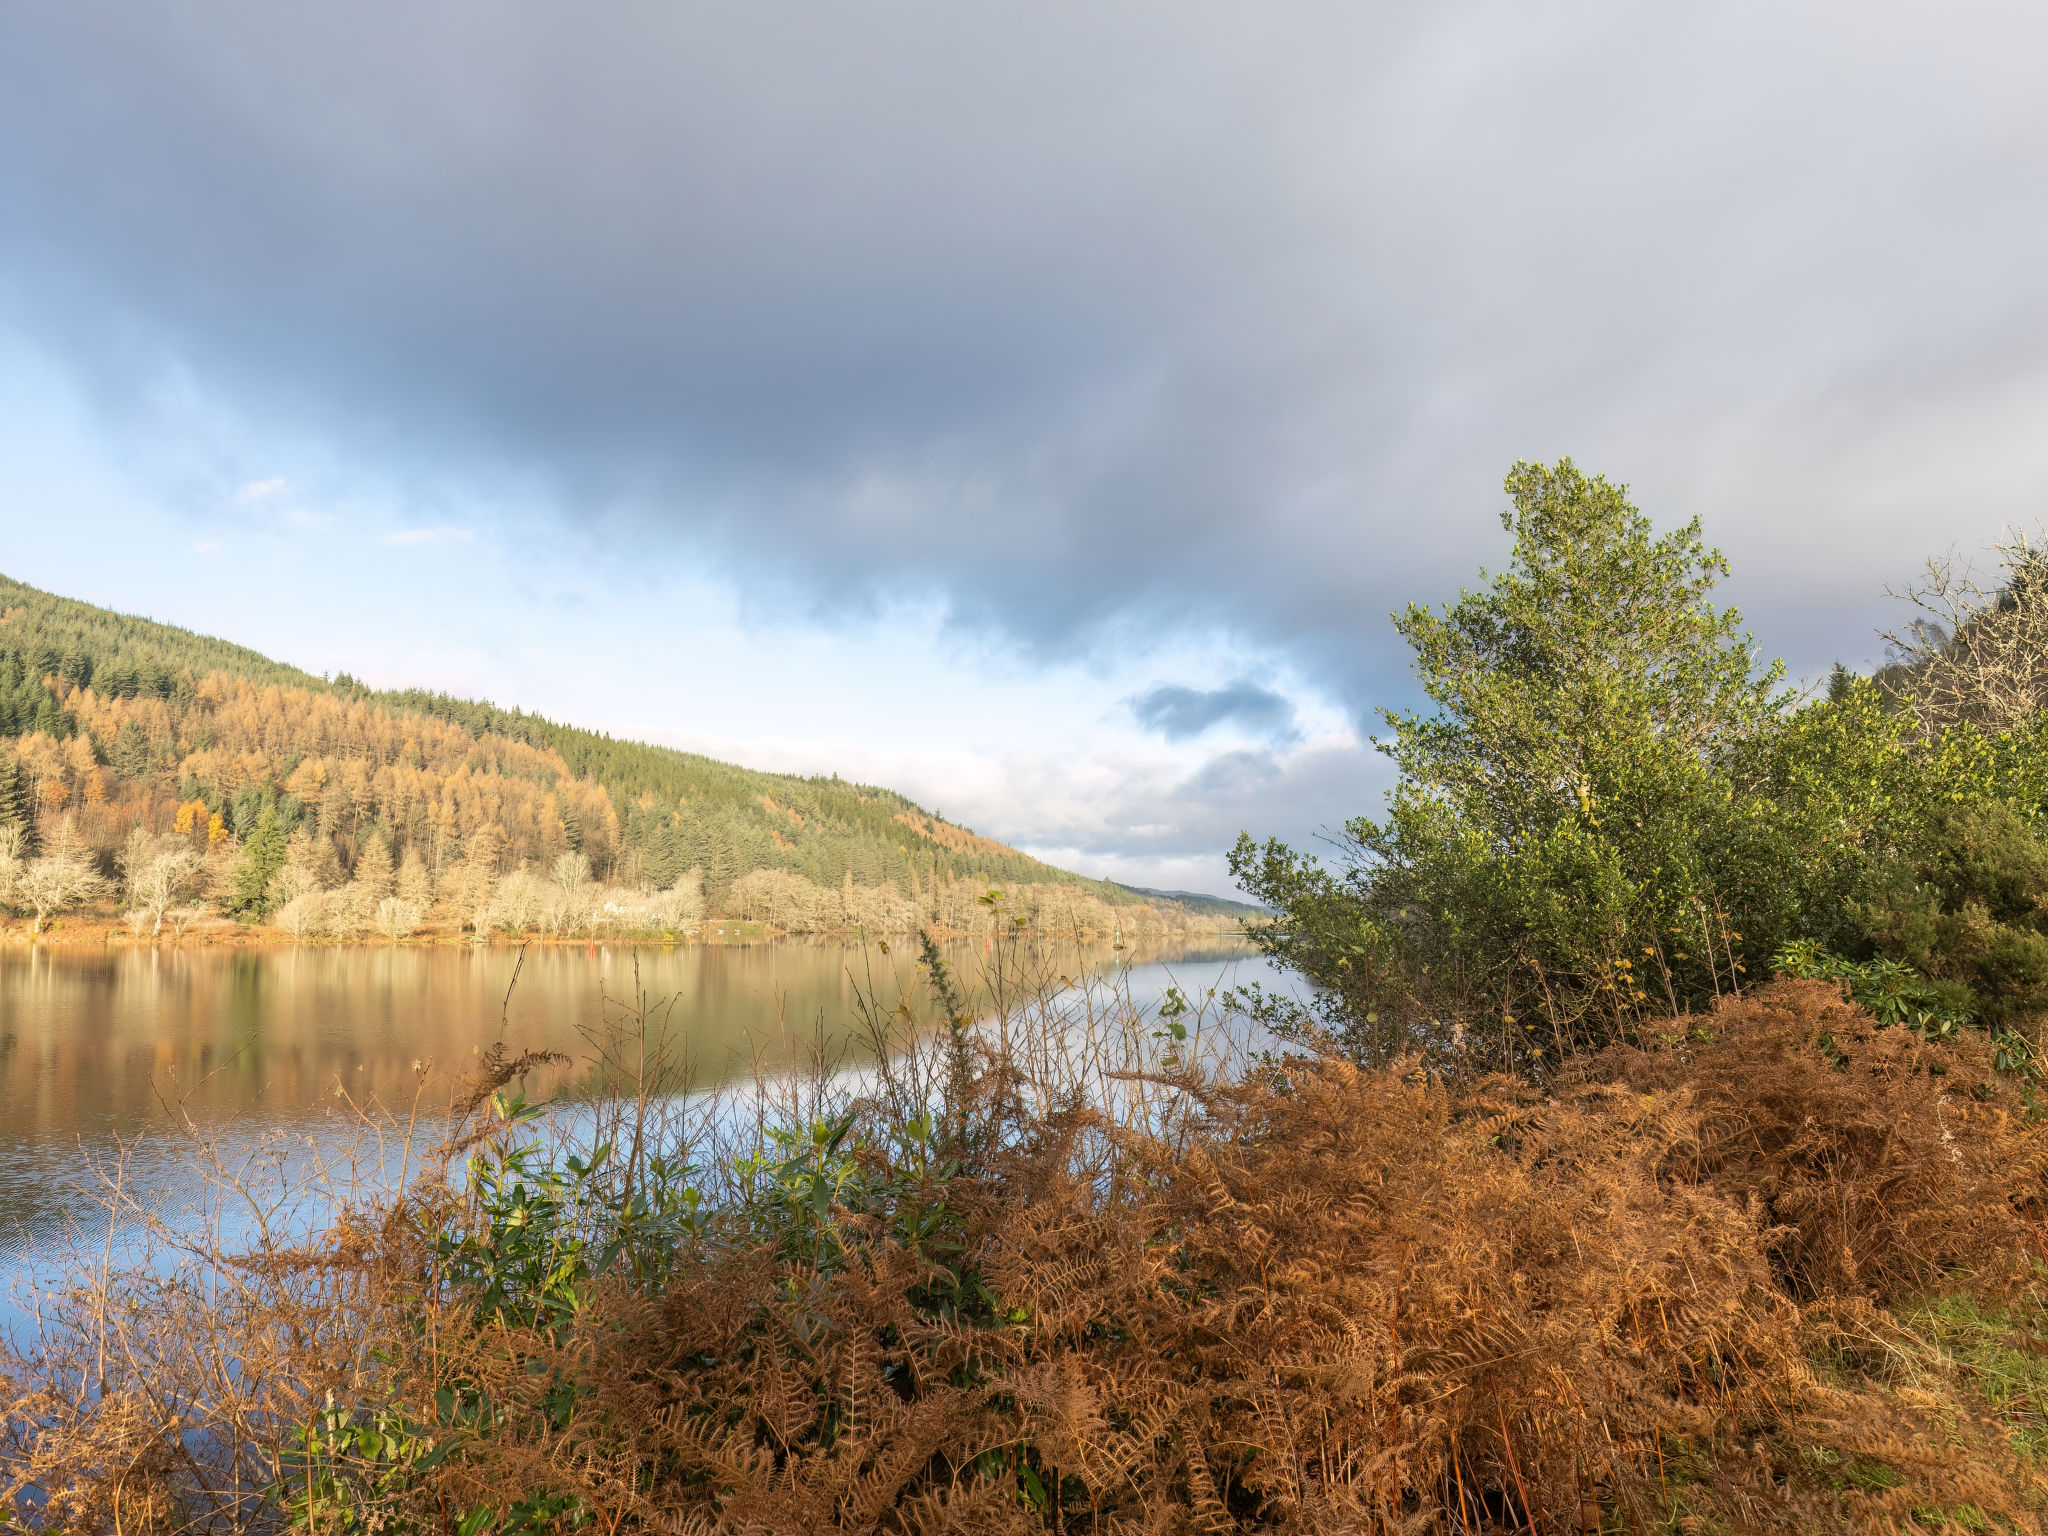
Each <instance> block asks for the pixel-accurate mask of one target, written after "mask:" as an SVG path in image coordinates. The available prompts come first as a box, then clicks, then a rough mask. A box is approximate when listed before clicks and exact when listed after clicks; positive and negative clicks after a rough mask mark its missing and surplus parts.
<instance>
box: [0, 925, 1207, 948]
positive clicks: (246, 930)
mask: <svg viewBox="0 0 2048 1536" xmlns="http://www.w3.org/2000/svg"><path fill="white" fill-rule="evenodd" d="M930 931H931V933H932V936H933V937H934V938H937V939H943V940H953V939H972V938H975V937H985V936H986V934H985V933H984V932H983V931H982V930H977V929H955V928H948V927H946V926H944V925H940V924H935V925H933V927H932V928H931V930H930ZM1031 936H1032V937H1037V938H1057V939H1060V940H1062V941H1064V942H1072V943H1081V944H1119V945H1120V946H1131V945H1137V944H1149V943H1152V942H1156V941H1157V940H1159V939H1161V938H1164V937H1167V936H1166V935H1156V934H1154V935H1147V934H1132V935H1126V936H1124V937H1123V938H1122V939H1121V940H1119V939H1118V937H1117V935H1115V934H1114V933H1097V932H1096V931H1094V930H1093V929H1087V930H1083V931H1081V932H1077V933H1062V934H1044V933H1038V934H1033V935H1031ZM1172 937H1175V938H1180V939H1205V940H1222V939H1235V940H1240V941H1241V940H1245V939H1247V938H1248V935H1247V934H1246V932H1245V930H1244V929H1243V928H1242V927H1237V928H1225V927H1219V928H1216V929H1213V930H1212V929H1195V930H1192V931H1190V930H1182V931H1180V932H1178V933H1176V934H1174V935H1172ZM780 939H824V940H836V941H838V942H840V943H861V942H866V941H868V940H870V939H872V940H876V941H880V942H885V943H905V942H909V943H914V942H915V939H916V930H910V931H907V932H895V933H877V934H867V933H864V932H862V930H860V929H859V928H853V927H849V928H835V929H819V930H809V931H792V930H790V929H786V928H777V927H775V926H774V925H773V924H771V923H766V922H760V921H755V920H751V919H740V918H706V919H704V920H703V921H701V922H699V923H697V924H695V925H694V926H692V927H690V928H688V929H683V930H678V931H675V932H668V931H658V932H652V933H615V934H587V933H586V934H560V933H524V934H510V933H492V934H487V935H484V936H483V937H481V938H479V937H478V936H477V935H475V934H473V933H470V932H468V931H466V930H464V929H459V928H455V929H451V928H438V929H421V930H419V931H418V932H415V933H411V934H408V935H407V936H406V937H404V938H402V939H390V938H386V937H384V936H382V935H380V934H354V935H350V936H348V937H339V936H336V935H332V934H318V935H307V936H306V937H303V938H294V937H293V936H292V935H291V934H289V933H287V932H286V931H285V930H283V929H282V928H271V927H267V926H263V925H260V924H259V925H248V924H242V923H232V922H222V921H218V920H213V921H209V922H207V923H204V924H197V923H195V924H188V925H187V926H186V927H185V928H184V929H183V931H182V932H179V933H176V934H173V933H172V932H171V931H170V930H169V929H168V928H166V929H165V931H164V932H163V933H161V934H155V935H141V934H136V933H133V932H131V931H130V929H129V927H128V925H127V924H126V923H124V922H122V921H121V920H120V919H118V918H101V917H91V918H79V917H64V918H57V919H53V920H51V921H50V922H49V923H47V924H45V925H44V928H43V931H42V932H41V933H34V934H32V933H30V932H29V925H28V923H27V921H26V920H24V919H19V918H10V919H5V920H0V948H9V949H13V948H21V949H44V948H48V949H91V948H100V949H133V950H154V949H448V948H464V949H497V948H504V949H511V948H522V947H525V946H529V945H538V946H541V947H543V948H550V949H583V948H588V947H591V946H594V945H599V944H625V945H635V946H643V945H644V946H652V947H658V948H663V949H676V948H682V947H685V946H690V945H731V944H757V943H766V942H770V941H773V940H780Z"/></svg>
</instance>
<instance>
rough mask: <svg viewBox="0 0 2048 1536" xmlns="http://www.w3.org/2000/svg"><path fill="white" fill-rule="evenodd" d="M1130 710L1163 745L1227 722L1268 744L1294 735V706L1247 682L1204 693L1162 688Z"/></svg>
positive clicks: (1136, 701) (1143, 695) (1138, 699)
mask: <svg viewBox="0 0 2048 1536" xmlns="http://www.w3.org/2000/svg"><path fill="white" fill-rule="evenodd" d="M1130 706H1131V713H1132V714H1133V715H1135V716H1136V717H1137V720H1138V723H1139V724H1140V725H1142V726H1144V727H1145V728H1146V729H1147V730H1152V731H1157V732H1158V733H1159V734H1160V735H1161V736H1164V737H1165V738H1166V739H1167V740H1168V741H1188V740H1191V739H1193V738H1194V737H1196V736H1199V735H1201V734H1202V733H1203V732H1204V731H1207V730H1212V729H1214V728H1215V727H1216V726H1219V725H1223V724H1226V723H1228V724H1234V725H1237V726H1240V727H1242V728H1243V729H1245V730H1246V731H1249V732H1251V733H1252V734H1254V735H1259V736H1264V737H1266V738H1267V739H1269V740H1276V741H1277V740H1286V739H1290V738H1291V737H1292V736H1293V734H1294V706H1293V705H1292V704H1291V703H1289V702H1288V701H1287V699H1286V698H1285V697H1283V696H1282V695H1280V694H1277V693H1275V692H1273V691H1272V690H1271V689H1270V688H1261V687H1260V686H1259V685H1258V684H1257V683H1254V682H1252V681H1251V680H1250V679H1249V678H1242V677H1241V678H1239V679H1238V680H1237V681H1236V682H1234V683H1226V684H1225V685H1224V686H1223V687H1221V688H1207V689H1203V688H1187V687H1182V686H1180V685H1179V684H1172V683H1167V684H1161V685H1160V686H1159V687H1157V688H1153V689H1151V690H1149V691H1148V692H1145V693H1141V694H1139V695H1138V696H1137V697H1136V698H1133V699H1132V700H1130Z"/></svg>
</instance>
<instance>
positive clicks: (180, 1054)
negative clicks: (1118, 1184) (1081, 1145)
mask: <svg viewBox="0 0 2048 1536" xmlns="http://www.w3.org/2000/svg"><path fill="white" fill-rule="evenodd" d="M949 958H950V959H951V961H952V962H953V964H954V966H955V967H956V970H957V973H958V974H959V975H960V977H961V978H962V979H963V981H967V982H972V981H973V980H974V979H975V978H976V977H977V976H978V975H979V974H980V973H981V968H982V964H983V959H984V956H983V948H982V946H980V945H958V946H954V947H952V949H951V950H950V951H949ZM1034 958H1035V961H1036V963H1037V964H1039V965H1041V966H1042V967H1043V968H1044V969H1045V970H1046V971H1047V972H1049V973H1051V974H1057V973H1058V972H1059V971H1061V970H1065V971H1067V972H1068V973H1069V974H1073V975H1079V974H1081V973H1082V972H1083V971H1089V970H1093V971H1100V970H1102V969H1104V968H1106V967H1127V968H1128V970H1129V974H1128V977H1127V980H1128V982H1129V984H1130V986H1131V989H1132V992H1133V994H1134V996H1135V997H1136V998H1137V1000H1139V1001H1140V1002H1141V1003H1145V1004H1148V1005H1149V1004H1150V1003H1153V1002H1155V1001H1156V1000H1157V997H1158V996H1159V994H1160V992H1161V991H1162V990H1163V988H1164V987H1165V986H1166V985H1167V984H1168V983H1169V980H1170V979H1171V980H1174V981H1177V982H1178V983H1179V984H1180V985H1182V986H1183V987H1188V988H1206V987H1208V986H1212V985H1216V984H1218V982H1220V981H1223V980H1224V979H1225V978H1226V974H1227V973H1228V974H1236V975H1239V976H1240V977H1241V979H1252V978H1253V975H1254V973H1255V972H1256V974H1257V975H1259V976H1263V975H1264V967H1263V966H1259V965H1258V964H1257V962H1255V961H1247V960H1246V950H1245V949H1244V947H1243V946H1242V945H1239V944H1235V943H1232V942H1228V941H1225V942H1221V943H1219V942H1216V941H1209V942H1206V943H1204V944H1200V945H1190V944H1185V943H1182V944H1178V945H1175V946H1172V947H1169V948H1164V949H1159V948H1154V949H1144V948H1140V947H1138V946H1133V947H1132V948H1131V949H1130V950H1128V951H1124V952H1117V951H1114V950H1112V949H1111V948H1110V947H1109V946H1107V945H1100V946H1081V947H1077V946H1072V945H1068V946H1063V947H1062V948H1061V949H1059V950H1057V951H1052V950H1045V951H1040V952H1038V953H1037V954H1036V955H1035V957H1034ZM636 962H637V964H638V967H639V970H638V977H637V984H638V985H639V987H640V988H642V989H643V990H644V991H645V992H646V993H647V994H649V995H650V996H652V997H654V998H658V999H664V1000H666V999H671V998H672V999H673V1000H674V1006H673V1014H672V1015H671V1017H672V1020H673V1024H674V1027H675V1029H676V1031H677V1034H678V1036H679V1037H680V1038H681V1039H682V1040H683V1041H684V1042H685V1047H686V1049H687V1051H688V1054H689V1058H690V1061H691V1063H692V1066H693V1069H694V1071H693V1076H694V1079H695V1082H696V1084H697V1085H698V1086H708V1085H710V1084H713V1083H716V1082H718V1081H722V1080H725V1079H727V1078H729V1077H732V1076H736V1075H742V1074H745V1073H746V1072H748V1071H751V1070H752V1069H754V1068H755V1067H756V1066H769V1067H773V1066H776V1065H779V1064H782V1063H786V1062H788V1061H789V1060H790V1059H792V1057H793V1056H795V1055H799V1054H804V1053H808V1052H811V1051H814V1050H821V1051H824V1052H825V1053H827V1054H828V1055H832V1054H838V1053H841V1052H843V1050H844V1048H845V1044H846V1039H847V1033H848V1029H849V1026H850V1023H851V1020H852V1016H853V1011H854V1010H853V1003H854V992H855V988H856V986H868V985H870V984H872V985H873V986H875V987H876V988H877V990H878V991H880V992H881V993H882V994H883V995H884V996H885V997H888V998H891V999H893V997H894V996H895V995H896V992H897V991H898V989H901V988H906V987H914V986H916V985H917V980H916V976H915V974H914V972H913V970H912V968H911V963H910V957H909V955H908V954H907V953H906V952H905V951H904V950H903V948H902V947H901V946H898V947H897V948H896V949H895V951H894V953H891V954H887V955H885V954H883V953H882V952H881V951H880V949H879V947H878V946H872V945H870V946H857V945H855V946H849V945H841V944H836V943H808V942H802V941H789V940H785V941H778V942H775V943H767V944H753V945H743V946H742V945H734V946H717V945H706V946H686V947H679V948H673V949H667V948H642V949H638V950H635V949H630V948H622V947H614V946H604V945H595V946H581V947H574V948H569V947H559V948H545V949H540V948H536V949H530V950H528V951H527V953H526V955H525V958H524V961H523V965H522V964H521V961H520V959H519V957H518V955H517V953H516V952H515V951H513V950H510V949H504V948H491V949H473V948H455V947H447V948H402V949H392V948H360V949H322V948H307V949H287V950H269V951H265V950H253V951H235V950H210V949H197V950H177V949H168V948H167V949H163V950H112V951H99V952H74V951H67V950H64V949H61V948H53V949H42V950H9V951H4V952H0V1251H5V1250H9V1249H13V1248H15V1247H17V1246H18V1245H19V1244H20V1243H22V1242H23V1241H25V1240H30V1239H33V1238H34V1237H36V1236H39V1235H47V1234H49V1233H51V1232H53V1231H54V1230H55V1229H56V1228H57V1227H58V1226H59V1225H60V1224H61V1223H62V1222H63V1220H64V1219H65V1217H66V1215H67V1213H69V1212H72V1211H74V1210H75V1209H76V1208H77V1207H78V1206H79V1205H80V1201H79V1199H78V1196H77V1194H76V1192H75V1191H76V1189H77V1187H78V1186H79V1185H80V1184H81V1183H82V1182H84V1181H86V1180H87V1179H88V1177H89V1174H90V1165H91V1163H92V1162H93V1161H94V1160H96V1159H97V1160H104V1159H106V1158H107V1157H108V1155H109V1154H110V1153H111V1152H113V1151H114V1149H115V1148H116V1146H117V1145H118V1144H119V1143H121V1142H123V1141H132V1140H133V1139H134V1138H136V1137H138V1136H142V1137H144V1138H145V1140H144V1144H143V1150H142V1152H141V1155H140V1157H139V1159H138V1160H137V1162H136V1167H135V1172H136V1175H137V1176H138V1177H139V1178H140V1179H141V1180H142V1181H143V1182H144V1183H145V1184H148V1185H151V1186H153V1187H154V1188H155V1189H156V1190H157V1191H158V1192H160V1193H161V1194H162V1195H163V1196H164V1197H166V1198H172V1197H174V1196H175V1194H176V1188H177V1184H178V1180H179V1176H180V1170H179V1168H178V1166H177V1153H176V1143H175V1142H174V1141H172V1140H168V1139H165V1138H163V1137H160V1136H154V1135H151V1134H150V1133H152V1132H157V1131H161V1130H163V1129H164V1128H166V1127H167V1126H168V1125H170V1123H171V1121H172V1118H173V1116H174V1115H177V1114H186V1115H190V1116H191V1117H192V1118H193V1119H195V1120H197V1121H198V1122H200V1123H201V1124H202V1125H209V1124H219V1123H221V1122H224V1121H232V1122H233V1125H234V1127H235V1128H236V1134H238V1135H242V1134H246V1135H247V1136H248V1137H250V1138H251V1139H252V1140H254V1139H257V1138H260V1137H261V1136H263V1135H265V1134H266V1133H275V1132H279V1131H290V1130H292V1129H294V1128H295V1127H297V1126H299V1125H300V1124H302V1123H303V1124H304V1125H306V1126H307V1127H309V1128H310V1127H311V1125H312V1124H313V1122H315V1121H316V1120H320V1119H323V1118H324V1117H323V1116H322V1108H323V1106H326V1105H330V1104H331V1103H332V1100H333V1095H334V1092H335V1088H336V1085H337V1084H344V1085H346V1087H347V1089H348V1090H349V1092H350V1094H351V1095H352V1096H354V1097H357V1098H359V1099H370V1098H375V1099H379V1100H381V1101H382V1102H384V1103H385V1104H387V1105H389V1104H399V1103H404V1102H406V1101H407V1100H408V1099H409V1098H410V1096H411V1095H412V1094H413V1092H414V1090H415V1086H416V1084H417V1083H418V1081H419V1078H418V1065H419V1064H429V1065H436V1064H437V1065H439V1066H440V1067H442V1068H444V1069H449V1070H455V1071H459V1070H461V1068H462V1066H463V1065H464V1064H465V1063H466V1062H467V1061H468V1060H469V1059H470V1058H471V1057H472V1055H473V1053H474V1052H475V1051H476V1050H478V1049H479V1048H481V1047H483V1046H485V1045H487V1044H488V1043H489V1042H490V1041H492V1040H494V1039H496V1038H498V1036H499V1033H500V1020H501V1016H502V1018H503V1021H504V1038H505V1039H506V1041H507V1042H508V1044H510V1045H511V1046H513V1047H514V1048H515V1049H551V1050H558V1051H562V1052H565V1053H567V1054H569V1055H570V1056H572V1057H575V1056H580V1055H581V1054H582V1053H583V1050H584V1044H583V1039H582V1036H581V1034H580V1032H579V1029H580V1027H583V1026H590V1025H593V1024H595V1023H596V1022H597V1021H598V1019H599V1016H600V1013H601V1010H602V1006H603V1004H602V998H603V996H604V994H605V993H606V992H609V993H611V994H612V995H614V996H629V995H630V994H631V993H632V991H633V989H634V987H635V984H636V977H635V971H634V966H635V963H636ZM515 966H521V969H520V972H519V978H518V985H517V987H516V988H512V990H511V997H510V1001H509V1004H508V1003H507V1001H506V993H507V989H508V987H509V986H510V984H511V982H512V979H513V973H514V968H515ZM531 1086H532V1088H533V1089H534V1090H535V1091H536V1092H537V1093H545V1092H547V1091H549V1090H550V1088H551V1087H552V1086H554V1085H553V1084H552V1083H551V1082H549V1081H548V1080H546V1079H545V1078H542V1079H538V1080H536V1081H535V1082H534V1083H533V1084H532V1085H531Z"/></svg>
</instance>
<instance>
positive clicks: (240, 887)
mask: <svg viewBox="0 0 2048 1536" xmlns="http://www.w3.org/2000/svg"><path fill="white" fill-rule="evenodd" d="M284 865H285V845H284V834H283V833H282V832H280V831H279V830H278V827H277V812H276V811H275V810H274V809H272V808H271V807H269V806H265V807H264V808H263V811H262V813H261V814H260V815H258V816H257V818H256V825H255V826H254V827H253V828H251V829H250V832H249V837H248V840H247V841H246V842H245V843H244V844H243V845H242V863H241V867H240V868H238V869H237V870H236V871H235V910H236V911H238V912H243V913H247V914H248V915H250V916H252V917H260V916H262V915H263V914H264V913H265V912H266V911H267V910H268V907H267V902H268V899H269V898H268V895H267V893H268V891H269V889H270V882H271V880H272V879H273V878H274V877H275V876H276V874H277V872H278V871H279V870H281V869H283V868H284Z"/></svg>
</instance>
